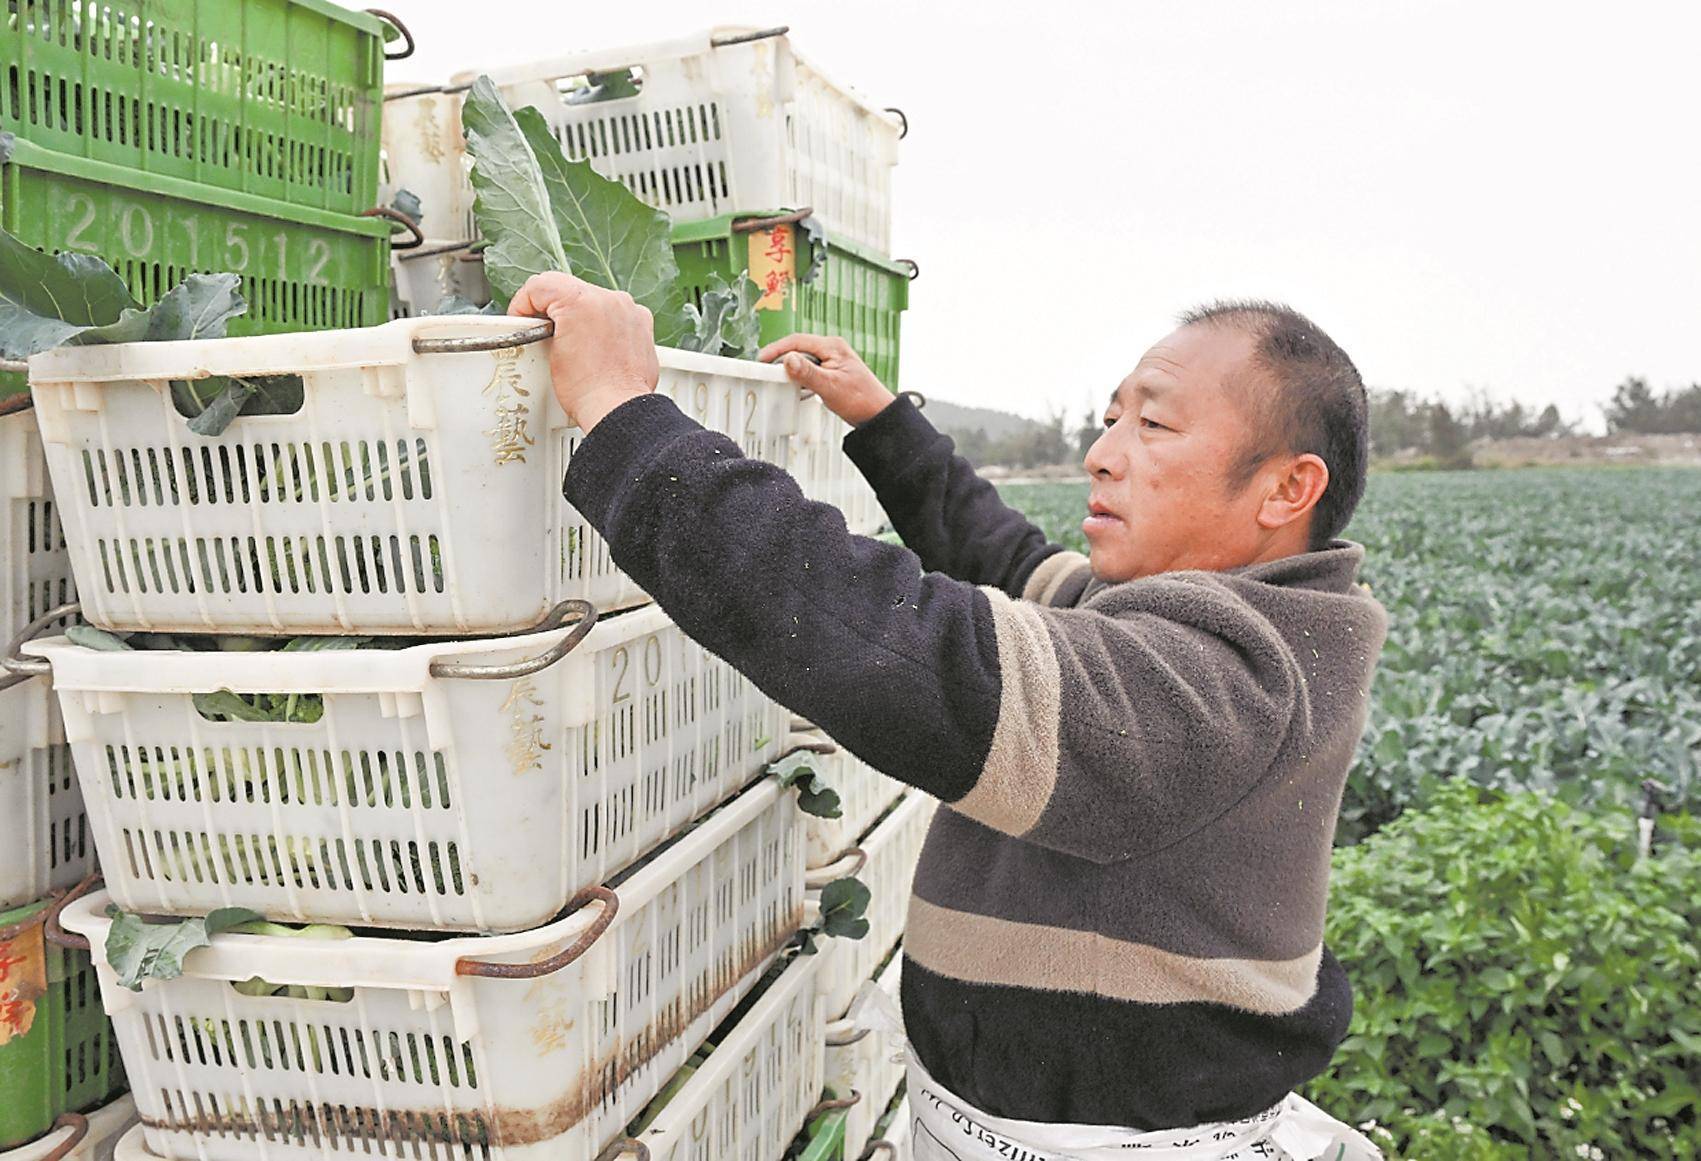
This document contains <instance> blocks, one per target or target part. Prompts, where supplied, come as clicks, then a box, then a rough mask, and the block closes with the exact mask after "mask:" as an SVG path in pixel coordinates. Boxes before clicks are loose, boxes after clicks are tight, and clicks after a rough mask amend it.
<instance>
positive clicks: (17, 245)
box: [0, 230, 248, 359]
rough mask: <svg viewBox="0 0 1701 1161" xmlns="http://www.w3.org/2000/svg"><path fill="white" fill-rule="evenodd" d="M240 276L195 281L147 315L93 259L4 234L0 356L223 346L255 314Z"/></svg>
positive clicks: (105, 267)
mask: <svg viewBox="0 0 1701 1161" xmlns="http://www.w3.org/2000/svg"><path fill="white" fill-rule="evenodd" d="M240 284H241V280H240V279H238V278H237V276H236V275H234V274H191V275H189V276H188V277H187V278H185V279H184V280H183V281H182V282H180V283H178V284H177V285H176V286H174V287H172V288H171V290H170V291H169V292H168V293H167V294H166V295H165V296H164V297H163V298H161V299H160V301H159V302H157V303H156V304H154V305H153V306H152V307H149V308H147V309H145V310H144V309H143V308H142V306H141V305H140V304H139V303H137V302H136V301H135V300H134V299H132V298H131V297H130V292H129V290H128V289H127V288H126V287H125V285H124V282H123V280H122V279H120V278H119V277H118V275H117V273H116V272H114V271H113V269H112V267H110V266H108V265H107V264H106V263H105V262H102V261H101V260H100V259H99V258H96V257H94V256H93V255H90V254H74V253H66V254H60V255H57V256H49V255H47V254H44V253H42V252H41V251H40V250H37V249H35V248H34V247H32V246H29V245H26V244H25V243H24V242H22V241H20V240H19V239H17V238H15V237H13V236H12V235H11V234H8V233H6V232H5V231H3V230H0V356H3V357H5V358H9V359H26V358H28V357H29V356H31V355H34V354H38V353H40V352H42V351H47V350H51V349H53V348H54V347H60V346H65V345H67V344H69V345H75V346H88V345H92V344H95V343H136V342H171V341H174V340H178V339H203V338H217V337H220V336H222V335H223V334H224V333H225V327H226V325H227V324H228V323H229V321H230V319H231V318H233V317H235V316H236V315H239V314H241V313H242V312H243V311H245V310H247V309H248V305H247V303H245V302H244V301H243V300H242V295H241V294H240V293H239V291H238V287H239V286H240Z"/></svg>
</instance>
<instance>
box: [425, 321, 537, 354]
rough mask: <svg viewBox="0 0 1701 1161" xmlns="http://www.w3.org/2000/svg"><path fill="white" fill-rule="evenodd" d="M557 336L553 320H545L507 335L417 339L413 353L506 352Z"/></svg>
mask: <svg viewBox="0 0 1701 1161" xmlns="http://www.w3.org/2000/svg"><path fill="white" fill-rule="evenodd" d="M553 334H555V322H554V320H553V319H547V318H546V319H544V320H543V321H542V322H540V323H538V324H536V325H535V326H529V327H524V328H522V329H520V330H517V331H509V332H507V333H506V334H501V335H490V336H478V335H474V336H472V337H469V338H464V339H415V340H414V341H413V353H414V354H416V355H465V354H470V353H472V352H475V351H505V350H507V349H508V348H509V347H524V346H527V345H529V344H531V343H541V342H542V341H543V340H544V339H547V338H549V337H550V336H551V335H553Z"/></svg>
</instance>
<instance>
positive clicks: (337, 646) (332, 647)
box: [283, 637, 372, 653]
mask: <svg viewBox="0 0 1701 1161" xmlns="http://www.w3.org/2000/svg"><path fill="white" fill-rule="evenodd" d="M371 643H372V638H370V637H291V638H290V639H289V641H288V643H287V644H285V645H284V647H283V652H285V653H334V652H341V651H342V650H344V649H360V648H362V647H364V646H366V645H370V644H371Z"/></svg>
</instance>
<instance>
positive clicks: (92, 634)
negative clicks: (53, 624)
mask: <svg viewBox="0 0 1701 1161" xmlns="http://www.w3.org/2000/svg"><path fill="white" fill-rule="evenodd" d="M65 639H66V640H68V641H69V642H71V644H73V645H81V646H82V647H83V648H84V649H98V650H100V651H101V652H103V653H129V652H132V651H133V650H134V649H135V648H136V647H135V646H134V645H132V644H130V642H128V641H126V640H124V638H122V637H120V636H118V634H116V633H108V632H107V631H106V630H105V629H97V628H95V627H94V626H93V625H67V626H66V627H65Z"/></svg>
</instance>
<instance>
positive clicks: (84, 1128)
mask: <svg viewBox="0 0 1701 1161" xmlns="http://www.w3.org/2000/svg"><path fill="white" fill-rule="evenodd" d="M53 1129H54V1130H55V1131H56V1130H59V1129H70V1130H71V1135H70V1136H69V1137H66V1138H65V1139H64V1140H63V1141H61V1142H59V1144H57V1145H55V1146H53V1148H51V1149H49V1150H48V1151H47V1152H45V1153H43V1154H42V1155H41V1161H65V1158H66V1157H69V1156H70V1155H71V1153H72V1151H73V1150H75V1149H76V1147H77V1146H78V1145H81V1144H82V1143H83V1138H84V1137H86V1136H88V1135H89V1119H88V1118H87V1117H85V1116H83V1114H82V1113H60V1114H59V1117H58V1119H56V1120H55V1121H54V1122H53Z"/></svg>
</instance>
